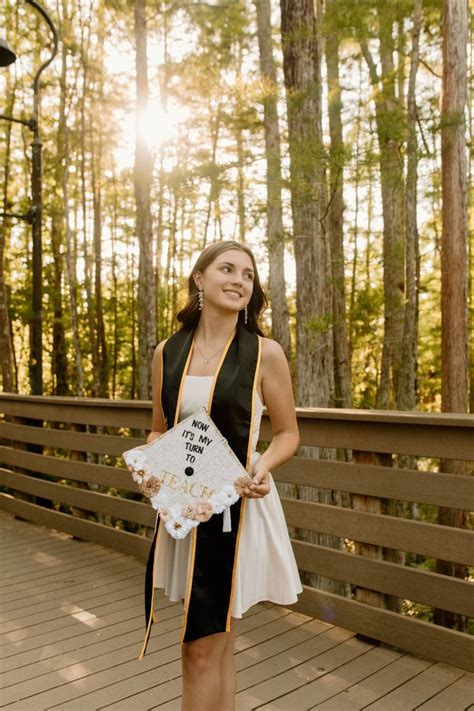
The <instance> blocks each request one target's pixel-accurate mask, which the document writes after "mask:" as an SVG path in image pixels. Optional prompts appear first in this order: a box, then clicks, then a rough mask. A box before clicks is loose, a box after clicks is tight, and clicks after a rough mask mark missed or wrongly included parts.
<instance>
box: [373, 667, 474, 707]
mask: <svg viewBox="0 0 474 711" xmlns="http://www.w3.org/2000/svg"><path fill="white" fill-rule="evenodd" d="M462 676H464V672H462V671H461V669H455V668H454V667H448V666H446V665H445V664H433V665H432V666H430V667H429V668H428V669H425V670H424V671H422V672H420V674H417V675H416V676H414V677H412V678H411V679H409V680H408V681H407V682H406V683H405V684H403V685H402V686H398V687H397V688H396V689H394V690H393V691H392V692H390V693H388V694H386V695H385V696H384V697H383V698H381V699H379V700H378V701H376V702H374V703H373V704H372V705H371V711H386V709H390V711H405V709H415V708H418V707H419V706H420V705H421V704H422V703H423V702H425V701H427V700H428V699H431V698H432V697H433V696H435V695H437V694H438V693H439V692H440V691H443V689H446V688H447V687H448V686H451V685H453V684H454V682H456V681H457V680H458V679H459V678H461V677H462ZM472 692H473V695H472V699H474V686H473V688H472ZM451 708H455V707H453V706H451Z"/></svg>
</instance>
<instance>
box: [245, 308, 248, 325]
mask: <svg viewBox="0 0 474 711" xmlns="http://www.w3.org/2000/svg"><path fill="white" fill-rule="evenodd" d="M247 320H248V312H247V304H245V308H244V323H247Z"/></svg>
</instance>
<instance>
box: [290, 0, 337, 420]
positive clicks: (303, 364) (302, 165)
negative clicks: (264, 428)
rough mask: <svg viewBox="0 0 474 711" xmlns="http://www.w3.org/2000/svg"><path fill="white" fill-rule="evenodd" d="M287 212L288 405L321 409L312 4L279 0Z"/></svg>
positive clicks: (323, 312) (318, 143) (320, 181)
mask: <svg viewBox="0 0 474 711" xmlns="http://www.w3.org/2000/svg"><path fill="white" fill-rule="evenodd" d="M281 30H282V44H283V71H284V75H285V86H286V94H287V112H288V142H289V148H290V183H291V209H292V215H293V244H294V252H295V264H296V310H297V315H298V317H297V326H296V349H297V366H296V400H297V404H298V405H300V406H311V407H318V406H319V407H327V406H328V405H330V404H331V401H332V396H333V382H334V380H333V372H334V371H333V357H332V353H333V349H332V313H331V288H330V279H329V278H328V274H329V271H330V264H329V261H328V251H329V250H328V238H327V234H326V233H325V230H324V227H323V217H324V215H325V212H326V191H325V176H324V165H325V161H324V146H323V141H322V127H321V117H322V109H321V56H320V54H319V45H318V38H317V28H316V17H315V13H314V4H313V2H312V0H302V1H301V2H298V3H295V2H292V1H291V0H281Z"/></svg>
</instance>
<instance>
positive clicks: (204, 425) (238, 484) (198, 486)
mask: <svg viewBox="0 0 474 711" xmlns="http://www.w3.org/2000/svg"><path fill="white" fill-rule="evenodd" d="M122 457H123V459H124V460H125V463H126V464H127V466H128V467H129V468H131V470H132V477H133V479H134V480H135V481H136V482H137V483H138V485H139V487H140V490H141V491H142V493H143V494H144V495H145V496H147V497H148V498H149V499H150V502H151V505H152V506H153V508H154V509H155V510H156V511H158V514H159V516H160V518H161V519H162V520H163V522H164V523H165V527H166V530H167V531H168V533H170V535H171V536H173V538H184V537H185V536H187V534H188V533H189V531H191V529H192V528H195V527H196V526H198V525H199V524H200V523H202V522H204V521H208V520H209V518H210V517H211V516H212V515H213V514H215V513H224V517H223V529H222V530H223V531H230V530H231V518H230V510H229V507H230V506H232V504H234V503H235V502H236V501H237V500H238V498H239V496H241V495H242V492H243V490H244V488H245V486H247V485H248V484H250V483H251V481H252V480H251V478H250V477H249V475H248V473H247V471H246V470H245V468H244V467H243V466H242V464H241V463H240V461H239V459H238V458H237V456H236V455H235V453H234V452H233V450H232V448H231V447H230V445H229V443H228V442H227V440H226V438H225V437H224V436H223V435H222V433H221V432H220V431H219V429H218V428H217V426H216V425H215V424H214V422H213V420H212V419H211V417H210V415H209V413H208V411H207V409H206V407H204V406H203V407H201V408H200V409H199V410H196V412H194V413H193V414H192V415H189V417H186V418H185V419H184V420H181V422H179V423H178V424H177V425H175V426H174V427H172V428H171V429H169V430H167V431H166V432H164V433H163V434H162V435H161V436H160V437H158V438H157V439H155V440H153V442H150V443H149V444H143V445H140V446H138V447H134V448H133V449H129V450H127V451H125V452H123V454H122Z"/></svg>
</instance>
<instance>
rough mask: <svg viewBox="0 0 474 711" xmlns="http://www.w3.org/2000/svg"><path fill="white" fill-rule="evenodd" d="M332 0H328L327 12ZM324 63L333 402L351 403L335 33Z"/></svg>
mask: <svg viewBox="0 0 474 711" xmlns="http://www.w3.org/2000/svg"><path fill="white" fill-rule="evenodd" d="M333 2H334V0H329V2H328V5H327V12H330V9H331V5H332V3H333ZM326 66H327V80H328V111H329V134H330V139H331V145H330V150H329V156H330V163H329V187H330V197H329V207H328V229H329V236H330V240H331V275H332V293H333V301H332V308H333V318H334V327H333V347H334V386H335V395H334V404H335V405H336V407H351V406H352V394H351V364H350V357H349V344H348V340H347V319H346V293H345V292H346V290H345V274H344V224H343V219H344V198H343V192H342V186H343V179H344V173H343V171H344V161H345V151H344V143H343V138H342V119H341V85H340V83H339V40H338V38H337V35H336V33H334V32H332V33H329V34H328V36H327V38H326Z"/></svg>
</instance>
